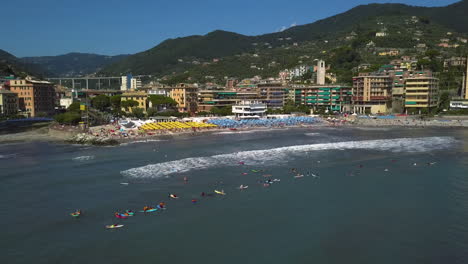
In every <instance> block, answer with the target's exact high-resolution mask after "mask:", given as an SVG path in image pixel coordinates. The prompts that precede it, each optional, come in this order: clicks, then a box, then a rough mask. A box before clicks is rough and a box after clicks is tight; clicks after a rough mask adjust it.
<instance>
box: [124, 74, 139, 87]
mask: <svg viewBox="0 0 468 264" xmlns="http://www.w3.org/2000/svg"><path fill="white" fill-rule="evenodd" d="M121 80H122V84H121V85H120V90H122V91H129V90H132V91H134V90H137V89H140V88H141V87H142V85H141V80H140V78H135V77H133V76H132V75H131V74H128V75H127V76H121Z"/></svg>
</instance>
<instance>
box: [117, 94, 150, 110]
mask: <svg viewBox="0 0 468 264" xmlns="http://www.w3.org/2000/svg"><path fill="white" fill-rule="evenodd" d="M120 100H121V101H122V102H123V101H130V100H133V101H136V102H138V106H135V107H138V108H143V110H144V111H145V112H146V110H147V109H148V94H147V93H145V92H142V91H129V92H125V93H123V94H122V97H121V99H120ZM122 111H127V109H125V108H124V107H122ZM128 111H129V112H132V109H131V108H130V109H128Z"/></svg>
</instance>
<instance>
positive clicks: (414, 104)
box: [405, 77, 439, 109]
mask: <svg viewBox="0 0 468 264" xmlns="http://www.w3.org/2000/svg"><path fill="white" fill-rule="evenodd" d="M405 96H406V97H405V107H406V108H407V109H408V108H412V109H414V108H419V109H421V108H431V107H436V106H437V104H438V103H439V79H437V78H434V77H414V78H407V79H406V81H405Z"/></svg>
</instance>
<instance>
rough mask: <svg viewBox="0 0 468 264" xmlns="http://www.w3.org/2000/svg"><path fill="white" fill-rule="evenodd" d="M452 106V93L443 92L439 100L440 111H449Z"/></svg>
mask: <svg viewBox="0 0 468 264" xmlns="http://www.w3.org/2000/svg"><path fill="white" fill-rule="evenodd" d="M449 106H450V93H449V92H448V91H445V92H443V93H442V94H441V95H440V99H439V111H442V110H444V109H448V108H449Z"/></svg>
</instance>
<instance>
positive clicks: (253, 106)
mask: <svg viewBox="0 0 468 264" xmlns="http://www.w3.org/2000/svg"><path fill="white" fill-rule="evenodd" d="M266 111H267V105H266V104H264V103H261V102H260V101H240V102H239V103H237V104H236V105H233V106H232V113H233V114H234V115H236V117H237V118H240V119H247V118H261V117H263V116H265V114H266Z"/></svg>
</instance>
